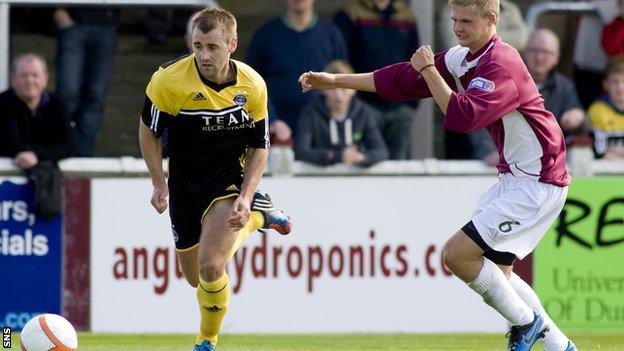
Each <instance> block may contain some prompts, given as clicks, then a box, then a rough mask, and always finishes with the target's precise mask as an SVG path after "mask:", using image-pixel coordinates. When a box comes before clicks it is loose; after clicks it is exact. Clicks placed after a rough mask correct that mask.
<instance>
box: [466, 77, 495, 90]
mask: <svg viewBox="0 0 624 351" xmlns="http://www.w3.org/2000/svg"><path fill="white" fill-rule="evenodd" d="M495 87H496V86H495V85H494V82H492V81H491V80H488V79H485V78H481V77H477V78H474V79H473V80H471V81H470V84H468V89H472V88H474V89H479V90H483V91H486V92H491V91H494V88H495Z"/></svg>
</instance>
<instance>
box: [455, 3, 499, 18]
mask: <svg viewBox="0 0 624 351" xmlns="http://www.w3.org/2000/svg"><path fill="white" fill-rule="evenodd" d="M448 5H449V7H450V8H454V7H470V8H473V9H475V10H476V11H477V12H479V13H480V14H481V16H483V17H486V16H487V15H488V14H490V13H494V14H495V15H496V18H497V19H498V17H499V15H500V0H448Z"/></svg>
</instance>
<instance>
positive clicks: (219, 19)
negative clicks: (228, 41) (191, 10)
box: [191, 7, 236, 38]
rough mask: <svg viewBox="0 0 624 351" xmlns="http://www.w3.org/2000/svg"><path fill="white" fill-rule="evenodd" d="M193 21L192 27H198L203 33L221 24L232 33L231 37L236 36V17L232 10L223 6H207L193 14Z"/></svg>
mask: <svg viewBox="0 0 624 351" xmlns="http://www.w3.org/2000/svg"><path fill="white" fill-rule="evenodd" d="M191 23H192V29H195V28H198V29H199V30H200V31H202V33H208V32H210V31H212V30H213V29H215V28H217V27H219V26H221V27H222V28H223V29H225V30H226V31H227V32H228V33H229V34H230V38H232V37H235V36H236V18H235V17H234V15H233V14H232V13H231V12H229V11H227V10H224V9H221V8H216V7H208V8H205V9H203V10H201V11H199V12H198V13H196V14H195V15H194V16H193V20H192V21H191Z"/></svg>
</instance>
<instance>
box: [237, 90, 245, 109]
mask: <svg viewBox="0 0 624 351" xmlns="http://www.w3.org/2000/svg"><path fill="white" fill-rule="evenodd" d="M234 103H236V104H237V105H238V106H241V107H242V106H243V105H245V104H246V103H247V97H246V96H245V95H244V94H243V93H238V94H236V96H234Z"/></svg>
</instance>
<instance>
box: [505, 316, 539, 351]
mask: <svg viewBox="0 0 624 351" xmlns="http://www.w3.org/2000/svg"><path fill="white" fill-rule="evenodd" d="M534 313H535V312H534ZM545 332H546V329H545V328H544V317H542V316H540V315H539V314H537V313H535V318H534V319H533V322H531V323H529V324H527V325H516V326H513V327H511V329H509V333H507V335H508V337H509V344H508V345H507V350H508V351H530V350H531V347H533V344H535V343H536V342H537V340H539V339H541V338H543V337H544V333H545Z"/></svg>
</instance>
